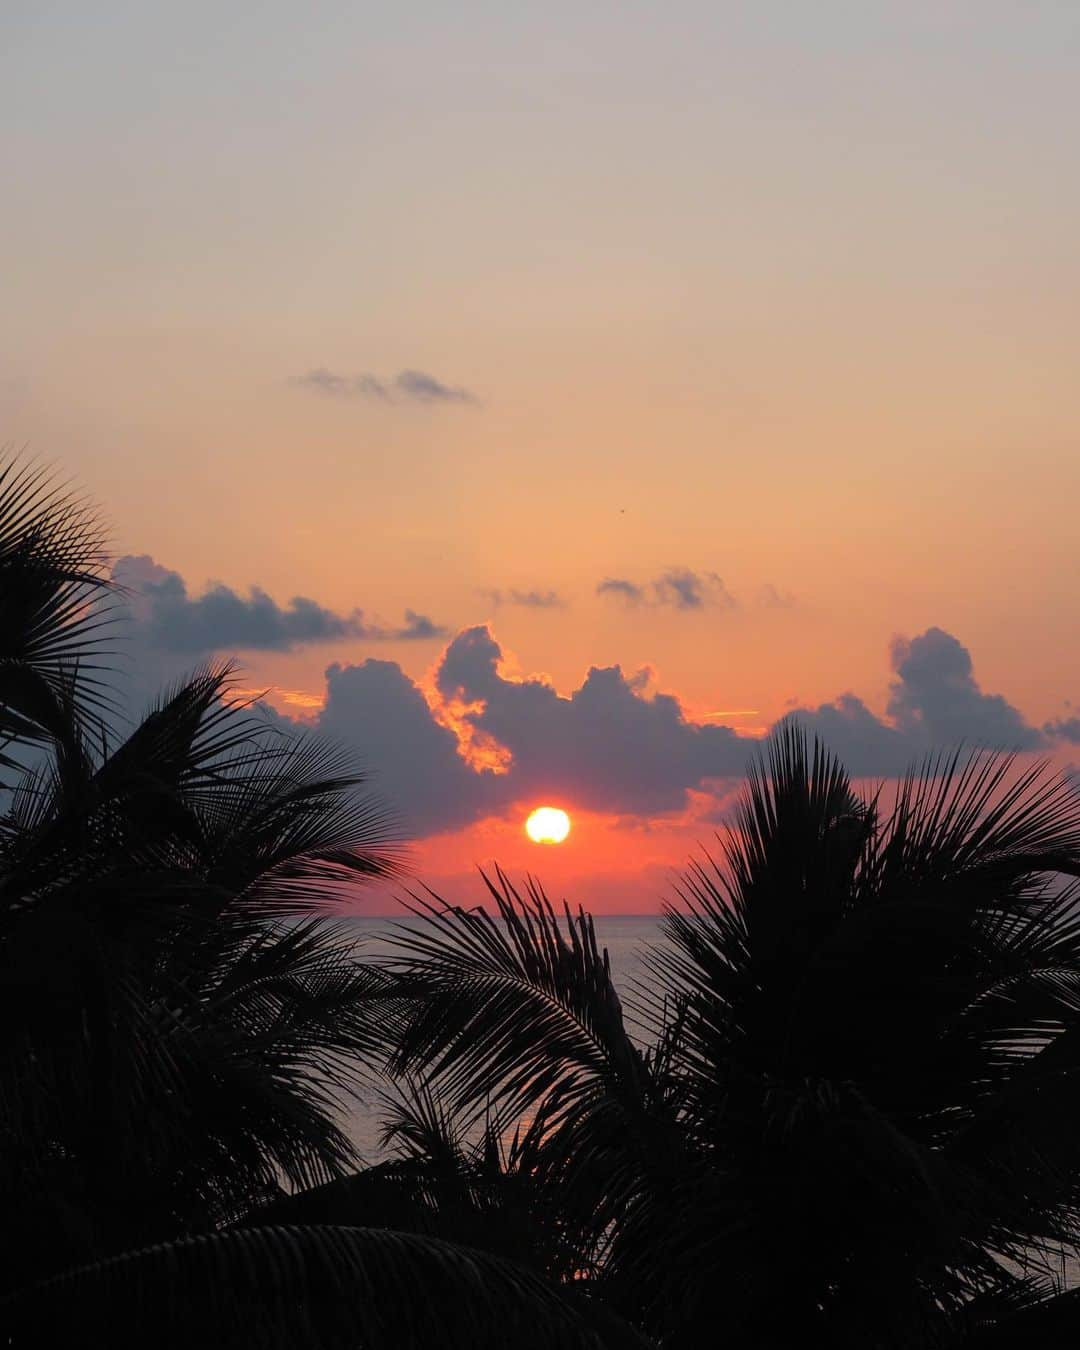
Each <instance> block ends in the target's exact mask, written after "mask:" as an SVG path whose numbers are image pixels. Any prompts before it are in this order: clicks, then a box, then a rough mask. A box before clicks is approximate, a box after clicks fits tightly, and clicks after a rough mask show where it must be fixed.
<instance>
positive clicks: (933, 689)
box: [887, 628, 1044, 750]
mask: <svg viewBox="0 0 1080 1350" xmlns="http://www.w3.org/2000/svg"><path fill="white" fill-rule="evenodd" d="M891 657H892V668H893V670H894V671H895V672H896V675H897V679H896V680H895V682H894V683H893V684H892V685H891V686H890V690H889V704H888V709H887V711H888V713H889V716H890V717H891V718H892V719H893V720H894V721H895V723H896V725H897V727H898V729H899V730H900V731H901V732H903V733H906V734H909V735H913V736H916V737H920V738H921V739H922V740H924V741H926V742H928V743H930V744H934V745H947V744H949V743H952V742H955V741H958V740H964V741H968V742H970V743H972V744H973V745H979V746H986V747H988V748H993V749H1004V750H1035V749H1038V748H1039V747H1040V746H1041V745H1042V744H1043V743H1044V742H1043V736H1042V734H1041V733H1040V732H1039V731H1038V730H1037V729H1036V728H1035V727H1031V726H1028V724H1027V723H1026V722H1025V721H1024V718H1023V716H1022V714H1021V713H1019V712H1018V711H1017V710H1016V709H1015V708H1014V707H1013V706H1012V704H1010V703H1008V702H1006V700H1005V699H1004V698H1002V696H1001V695H1000V694H984V693H983V692H982V690H981V689H980V688H979V685H978V682H977V681H976V679H975V676H974V673H973V667H972V662H971V654H970V652H969V651H968V649H967V648H966V647H965V646H964V645H963V644H962V643H960V642H958V641H957V640H956V638H954V637H953V636H952V634H951V633H946V632H945V631H944V630H943V629H941V628H928V629H927V630H926V632H925V633H923V634H922V635H921V636H920V637H916V638H912V639H911V640H910V641H909V640H908V639H906V638H897V639H896V641H895V642H894V643H893V644H892V650H891Z"/></svg>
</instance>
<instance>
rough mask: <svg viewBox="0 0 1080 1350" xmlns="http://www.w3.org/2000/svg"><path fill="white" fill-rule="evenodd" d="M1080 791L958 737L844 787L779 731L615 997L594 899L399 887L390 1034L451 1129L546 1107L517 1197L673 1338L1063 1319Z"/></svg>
mask: <svg viewBox="0 0 1080 1350" xmlns="http://www.w3.org/2000/svg"><path fill="white" fill-rule="evenodd" d="M1078 874H1080V801H1078V799H1077V795H1076V793H1075V791H1074V790H1073V789H1072V788H1071V786H1070V785H1069V783H1068V782H1067V781H1066V780H1065V779H1063V778H1059V777H1055V776H1054V775H1053V774H1052V773H1051V772H1050V771H1049V769H1048V768H1047V767H1046V766H1035V767H1034V768H1025V767H1023V766H1022V765H1020V764H1019V763H1017V762H1015V761H1014V760H1012V759H1010V758H1009V757H1007V756H1005V757H1003V756H995V755H987V754H979V753H973V754H969V755H966V756H964V755H955V756H952V757H949V758H947V759H937V760H933V761H931V762H929V763H927V764H926V765H924V766H923V767H922V769H921V770H920V771H918V772H916V773H913V774H912V775H910V776H909V777H908V778H906V779H905V780H904V781H903V782H901V783H900V784H899V787H898V789H897V790H896V792H895V797H894V799H892V800H889V801H887V800H886V798H885V794H884V792H877V793H874V794H873V795H871V796H869V797H860V796H859V795H857V794H856V792H855V791H854V788H853V786H852V784H851V782H850V781H849V779H848V777H847V775H846V774H845V773H844V771H843V769H842V767H841V766H840V764H839V763H838V762H837V761H836V760H835V759H834V758H833V757H832V756H830V755H829V754H828V753H827V752H826V751H825V750H823V749H822V748H821V747H820V746H818V745H813V746H811V745H810V744H808V742H807V740H806V738H805V736H804V735H803V734H802V733H801V732H800V730H799V729H798V728H797V727H796V726H794V725H788V726H786V727H783V728H781V729H780V731H779V732H778V734H777V735H776V736H775V737H774V738H773V740H772V742H771V744H770V745H769V746H768V747H767V749H766V752H765V757H764V759H763V760H762V761H761V762H759V763H757V764H756V765H753V766H751V769H750V774H749V782H748V786H747V789H746V792H745V795H744V798H743V800H742V803H741V805H740V807H739V808H738V810H737V812H736V815H735V819H734V822H733V826H732V829H731V831H730V832H729V834H728V835H727V836H726V837H724V838H723V839H722V841H721V849H720V853H719V855H718V857H717V858H716V859H715V860H713V859H710V858H706V859H705V860H704V861H703V862H702V863H700V864H697V865H694V866H693V867H692V868H691V870H690V871H689V873H688V874H687V875H686V877H685V878H684V880H683V882H682V884H681V886H680V888H679V898H680V901H681V903H680V905H679V906H678V907H672V908H669V910H668V912H667V915H666V918H665V920H664V936H665V939H666V941H665V942H664V943H663V944H661V945H659V946H658V947H657V948H656V950H654V952H653V953H652V955H651V956H650V957H649V959H648V969H649V975H648V978H647V979H646V980H644V981H643V982H642V983H641V985H640V987H639V988H638V989H637V990H636V995H635V997H634V999H633V1000H632V1003H633V1008H632V1011H633V1014H634V1016H635V1018H636V1020H637V1022H638V1024H639V1026H642V1025H643V1026H646V1027H648V1028H650V1029H651V1036H650V1038H649V1040H650V1043H649V1045H648V1048H645V1049H642V1048H639V1046H638V1044H637V1043H636V1042H635V1040H634V1038H632V1037H631V1035H630V1034H629V1031H628V1029H627V1024H626V1020H625V1018H624V1014H623V1010H622V1008H621V1006H620V1004H619V1000H618V998H617V996H616V993H615V991H614V989H613V987H612V984H611V979H610V973H609V969H608V963H607V960H606V954H605V953H603V952H602V951H600V950H598V947H597V944H596V940H595V936H594V932H593V926H592V922H591V920H590V919H589V917H588V916H587V915H585V914H583V913H580V912H579V913H578V914H577V915H571V914H570V912H569V911H567V912H566V915H565V918H564V919H563V920H562V921H560V919H559V918H558V917H557V916H556V914H555V911H554V909H553V908H552V906H551V905H550V904H549V903H548V901H547V900H546V898H545V896H544V894H543V892H542V891H541V890H540V888H539V887H538V886H536V885H534V884H531V885H530V886H529V887H528V888H527V889H526V891H525V892H524V893H520V892H518V891H517V890H516V889H515V888H514V887H513V885H512V884H511V883H510V882H509V880H508V879H507V878H506V877H505V876H503V875H502V874H501V873H500V874H497V875H496V876H495V877H494V878H492V879H491V880H490V881H489V886H490V889H491V895H492V900H493V904H494V908H495V914H494V915H488V914H486V913H484V912H483V911H480V910H470V911H466V910H462V909H459V908H452V907H448V906H444V905H442V904H441V903H440V902H438V901H436V900H432V899H428V900H426V901H425V900H419V899H418V900H417V901H416V903H415V906H414V908H415V912H416V913H417V915H418V916H420V917H422V918H423V920H424V922H423V923H422V924H420V925H417V926H414V927H413V928H412V929H411V930H410V931H408V932H406V933H404V934H402V935H401V936H400V937H399V939H398V945H399V949H400V953H401V962H400V969H401V972H402V974H403V977H404V979H405V981H406V984H407V987H408V989H409V990H410V992H411V996H412V998H413V999H414V1000H415V1002H414V1004H413V1007H412V1011H411V1012H410V1013H409V1015H408V1016H407V1017H406V1018H405V1020H404V1024H403V1025H402V1026H401V1027H399V1028H396V1029H395V1033H394V1045H393V1046H391V1047H390V1058H391V1062H392V1065H393V1067H394V1068H395V1069H396V1070H397V1071H398V1072H401V1073H408V1074H410V1075H413V1076H417V1077H419V1078H421V1079H422V1080H423V1081H424V1082H425V1083H426V1090H427V1091H428V1092H429V1093H433V1094H435V1096H436V1097H437V1099H438V1100H439V1101H440V1102H441V1103H442V1105H441V1108H440V1109H441V1110H442V1112H443V1115H444V1116H446V1117H447V1118H449V1119H450V1120H451V1121H452V1122H456V1126H455V1128H457V1129H459V1130H462V1129H465V1130H467V1129H468V1128H469V1126H470V1124H472V1125H475V1124H476V1122H479V1121H482V1120H483V1119H485V1118H488V1117H491V1116H492V1115H493V1114H494V1116H495V1117H496V1118H498V1119H500V1120H501V1121H502V1127H503V1128H504V1129H506V1128H508V1126H509V1122H511V1121H514V1120H524V1121H527V1122H531V1123H533V1124H534V1125H535V1123H536V1122H537V1121H539V1122H542V1131H541V1136H542V1137H541V1139H540V1140H539V1142H538V1144H537V1146H536V1147H535V1150H534V1152H535V1154H536V1156H535V1158H534V1159H533V1161H532V1171H531V1178H530V1179H531V1182H532V1185H533V1187H534V1189H535V1193H536V1201H535V1203H536V1204H537V1212H538V1214H540V1215H542V1216H545V1217H544V1222H547V1223H550V1219H549V1218H548V1217H546V1216H550V1215H552V1214H555V1215H557V1216H558V1219H559V1223H561V1225H562V1226H563V1228H564V1229H566V1230H568V1231H569V1232H570V1233H572V1234H573V1246H574V1247H575V1248H576V1250H577V1252H578V1254H579V1256H578V1259H579V1261H580V1269H581V1271H582V1272H584V1273H586V1274H587V1276H588V1277H589V1279H590V1280H591V1282H592V1283H593V1284H594V1285H595V1287H596V1289H597V1291H598V1292H599V1293H600V1294H602V1296H603V1297H604V1298H605V1300H606V1301H607V1302H608V1303H609V1304H610V1305H611V1306H613V1307H615V1308H617V1309H618V1310H619V1311H620V1312H621V1313H623V1314H624V1315H626V1316H628V1317H630V1318H632V1319H634V1320H640V1321H641V1322H642V1323H643V1324H644V1325H645V1326H646V1327H647V1328H648V1329H649V1330H650V1331H651V1332H652V1334H654V1335H655V1336H657V1337H658V1338H659V1340H660V1341H661V1343H662V1344H664V1345H668V1344H670V1345H679V1346H682V1345H697V1344H703V1343H705V1337H708V1338H709V1339H710V1342H711V1340H712V1339H714V1338H722V1340H723V1341H724V1343H726V1344H728V1345H734V1346H746V1347H749V1346H757V1347H761V1346H768V1347H774V1346H775V1347H779V1346H782V1345H783V1346H787V1345H790V1344H793V1343H795V1342H796V1340H799V1341H802V1340H804V1339H805V1338H807V1337H813V1336H818V1337H820V1338H821V1341H822V1343H825V1344H831V1345H837V1346H852V1347H854V1346H880V1347H901V1346H903V1347H911V1346H925V1345H938V1344H941V1345H947V1344H972V1345H974V1344H982V1343H984V1341H985V1343H986V1344H988V1345H989V1344H993V1345H1002V1346H1004V1345H1011V1344H1021V1343H1024V1338H1025V1336H1027V1335H1028V1334H1029V1330H1030V1329H1033V1328H1037V1329H1038V1333H1039V1335H1041V1336H1045V1337H1046V1338H1047V1340H1046V1343H1047V1344H1052V1343H1056V1342H1054V1341H1053V1336H1055V1335H1057V1336H1060V1337H1061V1338H1062V1340H1061V1343H1062V1344H1064V1339H1065V1338H1072V1339H1075V1335H1076V1331H1077V1329H1078V1327H1080V1311H1078V1309H1077V1307H1076V1302H1077V1299H1076V1296H1075V1295H1072V1294H1064V1295H1060V1296H1057V1297H1051V1295H1052V1292H1053V1291H1052V1289H1051V1287H1050V1283H1049V1280H1048V1278H1047V1274H1048V1272H1049V1271H1050V1269H1051V1268H1052V1267H1053V1266H1054V1264H1055V1263H1056V1261H1057V1260H1058V1258H1059V1257H1060V1254H1061V1252H1062V1251H1063V1250H1070V1249H1072V1248H1074V1247H1075V1245H1076V1244H1077V1241H1078V1239H1080V1208H1078V1205H1080V1130H1078V1128H1077V1127H1078V1125H1080V1096H1078V1093H1077V1088H1076V1082H1077V1076H1078V1073H1080V906H1078V903H1077V902H1078V899H1080V893H1078V889H1077V885H1076V882H1075V880H1074V878H1075V877H1076V876H1077V875H1078Z"/></svg>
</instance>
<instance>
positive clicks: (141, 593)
mask: <svg viewBox="0 0 1080 1350" xmlns="http://www.w3.org/2000/svg"><path fill="white" fill-rule="evenodd" d="M113 575H114V577H115V578H116V580H118V581H119V582H120V583H121V584H123V585H124V586H126V587H127V588H128V589H129V590H130V592H131V594H132V604H131V610H132V617H133V619H134V621H135V623H136V625H137V628H138V634H139V636H140V638H141V640H142V641H143V642H144V643H145V644H146V645H147V646H148V647H151V648H154V649H156V650H158V651H166V652H177V653H191V654H192V655H194V654H197V653H207V652H216V651H231V650H245V651H291V650H293V649H294V648H295V647H300V646H305V645H310V644H313V643H329V642H341V641H347V640H350V639H352V640H357V641H366V642H423V641H428V640H432V639H436V638H444V637H446V636H447V630H446V629H445V628H444V627H443V626H442V625H441V624H437V623H435V621H434V620H433V619H431V618H429V617H428V616H427V615H426V614H420V613H418V612H417V611H415V610H412V609H406V611H405V620H404V623H402V624H400V625H387V624H383V623H379V622H375V621H373V620H371V619H369V618H368V617H367V616H366V615H365V613H364V611H363V610H361V609H353V610H350V611H348V612H346V613H339V612H338V611H335V610H333V609H329V608H328V607H327V606H325V605H322V604H320V603H319V602H318V601H317V600H312V599H310V598H309V597H308V596H303V595H296V596H293V597H292V598H291V599H290V600H289V601H288V602H287V603H285V604H280V603H279V602H278V601H276V600H274V599H273V597H272V596H270V595H268V594H267V592H266V591H264V590H263V589H262V588H261V587H259V586H252V587H251V588H250V589H249V591H248V592H247V594H246V595H244V594H241V593H240V592H239V591H235V590H233V589H232V587H230V586H224V585H222V584H221V583H217V584H214V585H211V586H209V587H207V589H206V590H205V591H204V592H203V593H202V594H201V595H195V596H192V595H190V594H189V593H188V588H187V584H186V582H185V581H184V579H183V577H182V576H181V575H180V574H179V572H173V571H170V570H169V569H168V568H165V567H162V566H161V565H160V564H159V563H156V562H155V561H154V560H153V558H150V557H146V556H144V557H137V558H136V557H126V558H121V559H119V560H118V562H117V563H116V566H115V567H114V569H113Z"/></svg>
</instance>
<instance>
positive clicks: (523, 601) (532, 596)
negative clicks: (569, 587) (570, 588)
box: [481, 589, 566, 609]
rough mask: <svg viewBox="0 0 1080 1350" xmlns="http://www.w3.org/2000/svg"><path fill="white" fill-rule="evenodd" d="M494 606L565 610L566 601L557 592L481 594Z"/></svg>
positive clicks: (483, 592) (490, 592)
mask: <svg viewBox="0 0 1080 1350" xmlns="http://www.w3.org/2000/svg"><path fill="white" fill-rule="evenodd" d="M481 594H482V595H484V596H486V597H487V599H488V600H490V601H491V603H492V604H493V605H521V606H522V607H523V608H525V609H565V608H566V601H565V600H564V599H563V598H562V596H561V595H559V593H558V592H557V591H518V590H509V591H501V590H498V589H489V590H486V591H482V592H481Z"/></svg>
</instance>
